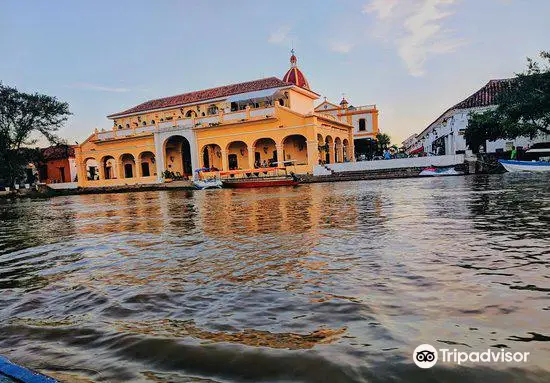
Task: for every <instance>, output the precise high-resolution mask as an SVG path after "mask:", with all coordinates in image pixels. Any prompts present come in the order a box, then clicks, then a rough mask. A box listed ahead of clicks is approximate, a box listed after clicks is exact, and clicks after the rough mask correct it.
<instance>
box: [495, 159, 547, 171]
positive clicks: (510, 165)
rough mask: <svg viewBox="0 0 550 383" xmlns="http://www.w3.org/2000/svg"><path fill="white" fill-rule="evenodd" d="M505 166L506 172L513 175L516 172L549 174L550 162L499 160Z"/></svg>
mask: <svg viewBox="0 0 550 383" xmlns="http://www.w3.org/2000/svg"><path fill="white" fill-rule="evenodd" d="M498 162H500V163H501V164H502V166H504V169H506V171H508V172H511V173H516V172H537V173H538V172H549V171H550V162H541V161H515V160H498Z"/></svg>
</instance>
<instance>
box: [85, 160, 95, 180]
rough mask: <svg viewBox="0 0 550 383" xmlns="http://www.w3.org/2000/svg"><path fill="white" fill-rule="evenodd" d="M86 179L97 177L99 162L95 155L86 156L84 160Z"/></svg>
mask: <svg viewBox="0 0 550 383" xmlns="http://www.w3.org/2000/svg"><path fill="white" fill-rule="evenodd" d="M83 163H84V171H85V175H86V180H88V181H96V180H98V179H99V163H98V162H97V160H96V159H95V157H87V158H86V159H85V160H84V161H83Z"/></svg>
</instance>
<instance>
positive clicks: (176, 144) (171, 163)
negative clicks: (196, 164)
mask: <svg viewBox="0 0 550 383" xmlns="http://www.w3.org/2000/svg"><path fill="white" fill-rule="evenodd" d="M163 153H164V165H165V171H169V172H172V173H174V176H175V177H177V178H180V177H189V176H191V175H192V173H193V167H192V165H191V144H190V142H189V140H188V139H187V138H185V137H183V136H180V135H173V136H170V137H168V138H167V139H166V140H165V141H164V144H163Z"/></svg>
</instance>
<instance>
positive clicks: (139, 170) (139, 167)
mask: <svg viewBox="0 0 550 383" xmlns="http://www.w3.org/2000/svg"><path fill="white" fill-rule="evenodd" d="M135 176H136V177H137V178H141V177H143V174H141V159H140V158H139V156H138V159H137V160H136V175H135Z"/></svg>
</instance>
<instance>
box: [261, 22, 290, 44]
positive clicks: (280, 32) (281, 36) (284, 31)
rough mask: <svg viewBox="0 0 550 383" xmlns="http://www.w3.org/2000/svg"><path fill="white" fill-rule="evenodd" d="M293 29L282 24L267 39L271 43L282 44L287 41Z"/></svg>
mask: <svg viewBox="0 0 550 383" xmlns="http://www.w3.org/2000/svg"><path fill="white" fill-rule="evenodd" d="M291 29H292V28H290V27H289V26H288V25H282V26H280V27H279V28H278V29H277V30H276V31H274V32H271V34H270V35H269V38H268V39H267V41H268V42H269V43H271V44H281V43H283V42H285V41H287V39H288V34H289V33H290V30H291Z"/></svg>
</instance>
